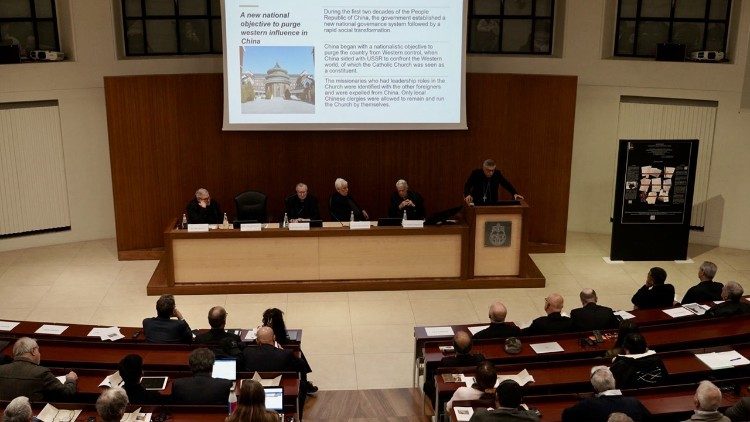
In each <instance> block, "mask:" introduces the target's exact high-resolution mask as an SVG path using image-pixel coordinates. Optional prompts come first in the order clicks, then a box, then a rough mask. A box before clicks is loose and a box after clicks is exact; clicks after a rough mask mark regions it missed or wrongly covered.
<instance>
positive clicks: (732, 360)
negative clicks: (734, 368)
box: [729, 358, 742, 362]
mask: <svg viewBox="0 0 750 422" xmlns="http://www.w3.org/2000/svg"><path fill="white" fill-rule="evenodd" d="M741 359H742V358H734V359H729V361H730V362H734V361H736V360H741Z"/></svg>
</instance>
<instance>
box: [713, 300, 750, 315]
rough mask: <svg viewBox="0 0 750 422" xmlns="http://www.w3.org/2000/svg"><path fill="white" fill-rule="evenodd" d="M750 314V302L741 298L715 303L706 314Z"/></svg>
mask: <svg viewBox="0 0 750 422" xmlns="http://www.w3.org/2000/svg"><path fill="white" fill-rule="evenodd" d="M745 314H750V303H747V302H745V301H744V300H742V299H740V300H739V302H732V301H729V300H728V301H726V302H724V303H719V304H717V305H714V306H713V307H712V308H711V309H709V310H708V311H706V315H708V316H711V317H725V316H735V315H745Z"/></svg>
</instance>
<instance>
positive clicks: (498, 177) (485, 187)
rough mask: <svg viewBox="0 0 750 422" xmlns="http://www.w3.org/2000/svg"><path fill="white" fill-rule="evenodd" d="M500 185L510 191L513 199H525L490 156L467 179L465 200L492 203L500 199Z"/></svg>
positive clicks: (471, 202)
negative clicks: (498, 192)
mask: <svg viewBox="0 0 750 422" xmlns="http://www.w3.org/2000/svg"><path fill="white" fill-rule="evenodd" d="M500 186H502V187H503V188H504V189H505V190H507V191H508V192H510V194H511V195H513V199H516V200H519V199H524V198H523V196H521V195H520V194H519V193H518V191H517V190H516V188H514V187H513V185H511V184H510V182H509V181H508V179H506V178H505V177H504V176H503V174H502V173H500V170H498V169H497V165H496V164H495V161H494V160H492V159H489V158H488V159H486V160H484V162H483V163H482V168H481V169H476V170H474V171H472V172H471V175H469V178H468V179H467V180H466V183H465V184H464V202H466V203H467V204H469V205H471V204H474V205H492V204H494V203H496V202H497V200H498V195H497V191H498V188H499V187H500Z"/></svg>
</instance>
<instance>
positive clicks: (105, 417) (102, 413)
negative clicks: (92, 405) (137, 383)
mask: <svg viewBox="0 0 750 422" xmlns="http://www.w3.org/2000/svg"><path fill="white" fill-rule="evenodd" d="M127 406H128V394H127V393H126V392H125V390H123V389H122V388H120V387H114V388H108V389H106V390H104V392H103V393H102V394H100V395H99V398H98V399H96V413H97V414H98V415H99V418H100V419H101V420H102V422H119V421H120V420H121V419H122V416H123V415H124V414H125V408H126V407H127Z"/></svg>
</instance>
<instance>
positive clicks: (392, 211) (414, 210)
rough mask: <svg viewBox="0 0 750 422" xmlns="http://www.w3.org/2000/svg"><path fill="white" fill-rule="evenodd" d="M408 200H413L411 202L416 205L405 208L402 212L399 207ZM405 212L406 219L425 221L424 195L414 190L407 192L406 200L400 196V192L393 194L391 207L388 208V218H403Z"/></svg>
mask: <svg viewBox="0 0 750 422" xmlns="http://www.w3.org/2000/svg"><path fill="white" fill-rule="evenodd" d="M406 199H411V202H413V203H414V206H413V207H412V206H408V207H404V209H401V210H400V209H398V206H399V205H401V203H402V202H404V200H406ZM404 211H406V218H408V219H409V220H424V218H425V210H424V199H422V195H420V194H418V193H417V192H414V191H412V190H408V191H406V198H402V197H401V195H399V194H398V192H393V193H392V194H391V205H390V206H389V207H388V217H391V218H400V217H403V216H404Z"/></svg>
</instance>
